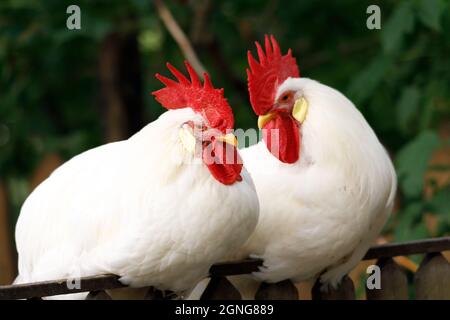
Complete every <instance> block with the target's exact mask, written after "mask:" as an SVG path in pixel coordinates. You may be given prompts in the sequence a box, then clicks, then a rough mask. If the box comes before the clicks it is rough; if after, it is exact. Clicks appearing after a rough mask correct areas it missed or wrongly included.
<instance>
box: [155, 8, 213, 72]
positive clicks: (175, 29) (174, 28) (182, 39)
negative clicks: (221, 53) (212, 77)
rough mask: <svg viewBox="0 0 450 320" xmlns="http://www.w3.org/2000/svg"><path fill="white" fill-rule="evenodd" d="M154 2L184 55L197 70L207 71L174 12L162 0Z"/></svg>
mask: <svg viewBox="0 0 450 320" xmlns="http://www.w3.org/2000/svg"><path fill="white" fill-rule="evenodd" d="M154 3H155V7H156V10H157V11H158V15H159V17H160V18H161V20H162V21H163V23H164V25H165V26H166V28H167V30H168V31H169V33H170V34H171V35H172V37H173V38H174V40H175V42H176V43H177V44H178V46H179V47H180V49H181V51H182V52H183V55H184V57H185V58H186V59H187V60H188V61H189V63H190V64H191V65H192V67H193V68H194V69H195V71H197V73H199V74H203V73H204V72H205V71H206V69H205V67H204V66H203V64H202V63H201V62H200V60H199V59H198V57H197V54H196V53H195V51H194V48H193V47H192V45H191V43H190V42H189V39H188V38H187V36H186V34H185V33H184V32H183V30H182V29H181V28H180V26H179V25H178V23H177V21H176V20H175V18H174V17H173V15H172V13H171V12H170V11H169V9H168V8H167V6H166V5H165V4H164V2H163V1H162V0H154Z"/></svg>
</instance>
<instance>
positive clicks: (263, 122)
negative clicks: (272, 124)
mask: <svg viewBox="0 0 450 320" xmlns="http://www.w3.org/2000/svg"><path fill="white" fill-rule="evenodd" d="M273 118H275V112H269V113H268V114H265V115H263V116H259V117H258V128H260V129H262V128H264V126H265V125H266V123H267V122H269V121H270V120H272V119H273Z"/></svg>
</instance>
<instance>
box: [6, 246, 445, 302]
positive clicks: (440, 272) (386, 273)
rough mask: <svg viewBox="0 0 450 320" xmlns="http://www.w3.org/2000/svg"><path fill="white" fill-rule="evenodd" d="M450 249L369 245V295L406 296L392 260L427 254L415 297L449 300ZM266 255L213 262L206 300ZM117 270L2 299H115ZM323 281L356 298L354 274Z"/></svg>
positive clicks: (21, 288)
mask: <svg viewBox="0 0 450 320" xmlns="http://www.w3.org/2000/svg"><path fill="white" fill-rule="evenodd" d="M447 250H450V237H444V238H435V239H426V240H419V241H410V242H405V243H389V244H383V245H377V246H374V247H372V248H370V249H369V251H368V252H367V254H366V255H365V257H364V260H371V259H378V262H377V265H378V266H379V267H380V269H381V279H382V283H383V288H382V289H380V290H367V288H366V293H367V298H368V299H407V298H408V283H407V278H406V274H405V272H404V270H402V268H401V267H400V266H398V265H397V264H396V263H395V261H394V260H393V259H392V258H393V257H395V256H407V255H413V254H426V256H425V258H424V260H423V261H422V263H421V265H420V267H419V269H418V271H417V272H416V274H415V283H414V284H415V289H416V298H418V299H450V264H449V263H448V261H447V260H446V259H445V258H444V257H443V256H442V254H441V252H442V251H447ZM262 264H263V262H262V261H261V260H257V259H247V260H243V261H233V262H226V263H218V264H215V265H213V266H212V267H211V269H210V277H211V281H210V282H209V284H208V287H207V288H206V290H205V292H204V293H203V295H202V299H240V293H239V292H238V291H237V290H236V288H234V287H233V286H232V284H231V283H230V282H229V281H228V280H227V278H226V276H231V275H239V274H248V273H252V272H254V271H258V268H259V267H260V266H261V265H262ZM118 278H119V277H118V276H116V275H97V276H91V277H84V278H81V279H79V284H80V286H79V289H77V288H74V289H69V286H68V283H71V281H72V279H62V280H54V281H45V282H36V283H30V284H18V285H7V286H0V300H5V299H39V298H41V297H46V296H54V295H61V294H71V293H78V292H90V293H89V295H88V297H87V299H110V297H109V296H108V294H107V293H106V291H105V290H109V289H117V288H123V287H125V286H124V285H123V284H122V283H121V282H120V281H119V280H118ZM319 285H320V284H319V283H318V282H316V285H315V286H314V287H313V289H312V297H313V299H317V300H320V299H354V298H355V293H354V286H353V282H352V281H351V279H350V278H349V277H347V276H346V277H345V278H344V280H343V281H342V283H341V285H340V287H339V288H337V289H335V290H329V291H328V292H326V293H325V292H322V291H321V290H320V288H319ZM146 297H147V298H148V299H162V298H164V297H165V295H164V294H163V293H161V292H159V291H158V290H154V289H153V288H150V289H149V291H148V293H147V295H146ZM255 297H256V298H257V299H261V300H264V299H298V292H297V288H296V287H295V286H294V285H293V284H292V283H291V282H290V281H289V280H286V281H282V282H279V283H276V284H266V283H263V284H262V285H261V287H260V288H259V289H258V292H257V293H256V295H255Z"/></svg>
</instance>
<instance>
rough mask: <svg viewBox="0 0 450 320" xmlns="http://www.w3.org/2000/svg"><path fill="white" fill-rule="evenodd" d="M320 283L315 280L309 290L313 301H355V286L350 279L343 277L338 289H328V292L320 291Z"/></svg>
mask: <svg viewBox="0 0 450 320" xmlns="http://www.w3.org/2000/svg"><path fill="white" fill-rule="evenodd" d="M321 287H322V283H320V280H319V279H317V281H316V283H315V284H314V287H313V288H312V290H311V294H312V299H313V300H355V286H354V285H353V281H352V279H350V277H348V276H345V277H344V278H342V282H341V284H340V285H339V286H338V288H336V289H334V288H328V291H325V290H321Z"/></svg>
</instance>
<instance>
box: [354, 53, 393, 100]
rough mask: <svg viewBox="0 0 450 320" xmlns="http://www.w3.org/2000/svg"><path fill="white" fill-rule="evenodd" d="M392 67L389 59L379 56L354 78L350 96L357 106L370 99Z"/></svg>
mask: <svg viewBox="0 0 450 320" xmlns="http://www.w3.org/2000/svg"><path fill="white" fill-rule="evenodd" d="M390 65H391V60H390V58H389V57H386V56H379V57H377V58H376V59H374V60H373V61H372V63H370V64H369V66H367V67H366V68H365V69H364V70H363V71H362V72H360V73H359V74H357V75H356V76H355V77H354V79H353V81H352V82H351V83H350V86H349V89H348V94H349V95H350V96H351V97H352V98H353V100H354V101H355V103H356V104H359V103H362V102H364V101H365V100H366V99H368V98H369V97H370V95H371V94H372V93H373V92H374V90H375V89H376V88H377V86H378V85H379V84H380V82H381V80H382V79H383V77H384V75H385V73H386V71H387V70H388V68H389V67H390Z"/></svg>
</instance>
